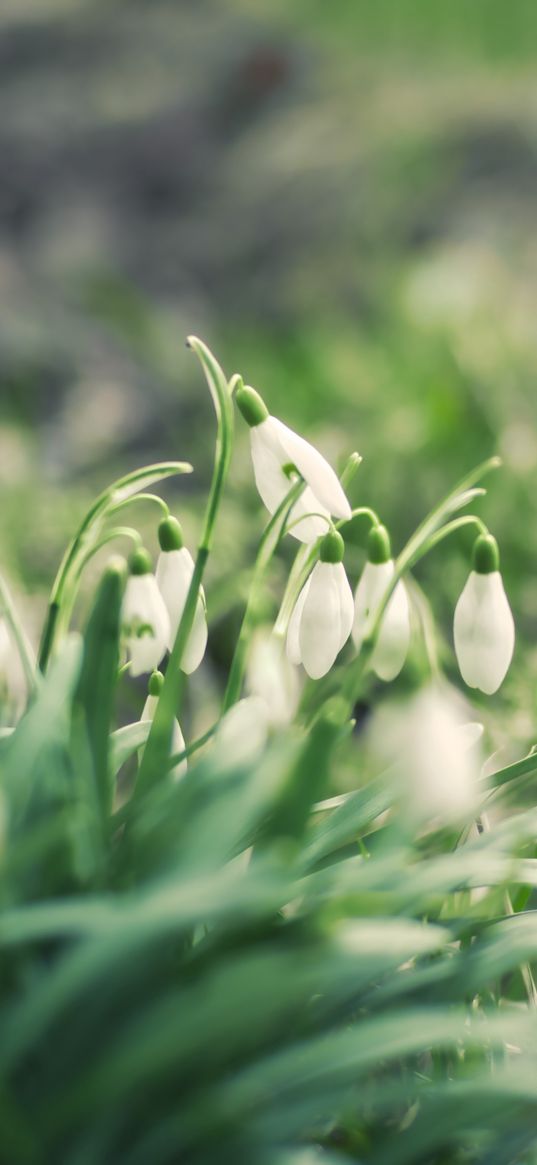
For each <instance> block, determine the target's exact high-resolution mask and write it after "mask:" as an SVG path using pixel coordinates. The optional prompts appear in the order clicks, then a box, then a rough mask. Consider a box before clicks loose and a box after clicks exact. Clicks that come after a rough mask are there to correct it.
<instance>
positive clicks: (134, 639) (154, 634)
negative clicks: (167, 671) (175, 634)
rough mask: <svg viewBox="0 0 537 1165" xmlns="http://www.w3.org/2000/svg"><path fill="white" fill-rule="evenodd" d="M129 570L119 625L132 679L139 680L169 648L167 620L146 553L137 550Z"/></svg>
mask: <svg viewBox="0 0 537 1165" xmlns="http://www.w3.org/2000/svg"><path fill="white" fill-rule="evenodd" d="M129 566H130V574H129V577H128V579H127V585H126V588H125V595H124V597H123V608H122V615H121V622H122V628H123V637H124V639H125V641H126V646H127V650H128V653H129V655H130V661H131V664H130V671H131V675H133V676H139V675H142V673H143V672H150V671H153V670H154V668H156V667H158V665H159V663H160V661H161V659H162V657H163V655H164V653H165V651H166V648H167V645H168V641H169V635H170V620H169V618H168V612H167V610H166V606H165V604H164V599H163V598H162V595H161V593H160V591H159V588H158V586H157V580H156V578H155V576H154V575H153V574H152V573H151V559H150V558H149V555H148V554H147V551H145V550H136V551H135V552H134V554H133V555H132V556H131V559H130V564H129Z"/></svg>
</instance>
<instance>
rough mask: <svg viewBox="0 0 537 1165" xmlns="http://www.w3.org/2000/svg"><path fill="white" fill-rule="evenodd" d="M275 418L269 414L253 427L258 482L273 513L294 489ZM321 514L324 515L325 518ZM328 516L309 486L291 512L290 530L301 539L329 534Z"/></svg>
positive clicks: (304, 540) (253, 454) (267, 505)
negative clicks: (327, 532)
mask: <svg viewBox="0 0 537 1165" xmlns="http://www.w3.org/2000/svg"><path fill="white" fill-rule="evenodd" d="M274 421H275V418H274V417H267V419H266V421H262V422H261V424H260V425H255V426H254V428H253V429H250V441H251V450H252V464H253V467H254V477H255V483H256V486H257V490H258V493H259V495H260V497H261V500H262V501H263V502H264V504H265V505H266V507H267V510H268V511H269V513H270V514H273V513H274V512H275V511H276V510H277V509H278V506H279V505H281V503H282V502H283V500H284V498H285V496H286V494H288V493H289V490H290V488H291V480H290V478H289V477H288V476H287V474H286V473H285V472H284V466H285V465H288V464H289V462H290V458H289V456H288V454H287V452H286V450H285V449H284V447H283V445H282V443H281V441H280V439H279V437H278V433H277V430H276V428H275V424H274ZM319 514H321V515H322V514H325V515H326V521H324V520H323V518H322V517H319ZM329 516H330V515H329V512H328V510H327V509H326V508H325V507H324V506H323V505H321V502H320V501H319V499H318V498H317V497H316V496H315V494H314V493H312V491H311V489H309V488H308V487H306V488H305V489H304V490H303V492H302V494H301V495H300V497H299V498H298V499H297V501H296V502H295V504H294V506H293V508H292V510H291V512H290V514H289V519H288V525H289V526H291V529H290V531H289V533H290V534H292V535H293V537H294V538H298V539H299V541H301V542H314V541H315V539H316V538H318V537H319V536H320V535H321V534H324V533H326V530H327V525H328V518H329ZM299 518H302V520H301V521H297V519H299Z"/></svg>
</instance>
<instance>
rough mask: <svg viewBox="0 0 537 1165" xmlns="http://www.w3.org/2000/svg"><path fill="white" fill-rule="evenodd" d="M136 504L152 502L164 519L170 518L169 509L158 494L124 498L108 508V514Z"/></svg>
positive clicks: (134, 495) (143, 494) (135, 495)
mask: <svg viewBox="0 0 537 1165" xmlns="http://www.w3.org/2000/svg"><path fill="white" fill-rule="evenodd" d="M136 502H153V503H154V504H155V505H157V506H160V509H161V510H162V513H163V515H164V517H165V518H168V517H169V516H170V507H169V506H168V505H167V504H166V502H165V501H164V498H159V496H158V494H148V493H141V494H133V495H132V497H130V498H124V499H123V501H121V502H116V504H115V505H114V506H110V508H109V510H108V514H109V515H110V514H117V513H118V512H119V510H124V509H125V507H126V506H132V505H134V504H135V503H136Z"/></svg>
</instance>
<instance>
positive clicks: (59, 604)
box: [38, 461, 192, 672]
mask: <svg viewBox="0 0 537 1165" xmlns="http://www.w3.org/2000/svg"><path fill="white" fill-rule="evenodd" d="M191 472H192V466H191V465H190V463H189V462H188V461H162V462H157V463H156V464H155V465H146V466H144V467H143V468H142V469H135V470H134V471H133V472H132V473H127V474H125V476H124V477H120V478H118V480H117V481H115V482H113V484H112V485H111V486H109V487H108V489H106V490H104V491H103V493H101V494H99V497H98V498H96V500H95V501H94V502H93V504H92V505H91V506H90V508H89V510H88V512H87V514H86V515H85V516H84V518H83V519H82V522H81V523H80V526H79V527H78V530H77V532H76V534H75V535H74V537H73V538H72V539H71V541H70V543H69V545H68V546H67V549H66V551H65V554H64V556H63V558H62V561H61V563H60V566H59V569H58V573H57V575H56V578H55V580H54V583H53V585H52V590H51V592H50V599H49V606H48V612H47V617H46V620H45V625H44V627H43V634H42V637H41V645H40V649H39V658H38V666H39V668H40V670H41V671H42V672H44V671H46V668H47V664H48V661H49V659H50V655H51V652H52V651H53V650H54V645H55V642H56V639H57V637H58V634H59V631H60V630H61V626H62V624H63V623H64V622H65V621H64V620H63V619H62V618H61V612H62V608H63V606H64V603H65V601H66V596H67V595H68V593H69V591H70V590H71V588H72V587H74V588H75V589H76V585H77V577H76V570H77V567H78V562H79V558H80V556H81V554H82V553H83V552H84V550H85V549H87V547H88V544H89V543H91V542H93V541H94V539H95V538H96V537H97V534H98V531H99V529H100V527H101V526H102V523H103V521H104V519H105V517H106V514H107V513H108V511H109V510H110V509H112V508H114V506H117V505H118V503H121V502H124V501H126V500H127V499H128V498H130V497H131V496H133V495H134V494H137V493H139V492H140V490H142V489H143V488H144V486H146V485H154V483H155V482H157V481H162V480H163V479H164V478H166V477H172V476H173V475H175V474H178V473H191ZM73 603H74V597H73V596H71V595H69V598H68V605H69V609H72V607H73Z"/></svg>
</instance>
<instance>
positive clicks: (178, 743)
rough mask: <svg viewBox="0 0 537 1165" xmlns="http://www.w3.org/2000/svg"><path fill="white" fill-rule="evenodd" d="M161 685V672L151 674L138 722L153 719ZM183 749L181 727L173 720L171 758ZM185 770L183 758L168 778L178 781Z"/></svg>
mask: <svg viewBox="0 0 537 1165" xmlns="http://www.w3.org/2000/svg"><path fill="white" fill-rule="evenodd" d="M163 683H164V676H163V675H162V672H160V671H154V672H152V674H151V675H150V677H149V683H148V685H147V692H148V695H147V700H146V702H145V704H144V706H143V709H142V715H141V717H140V720H142V721H148V720H153V717H154V715H155V712H156V710H157V704H158V701H159V696H160V693H161V691H162V685H163ZM184 749H185V740H184V736H183V733H182V732H181V727H180V724H179V721H178V720H174V722H173V729H172V742H171V753H172V756H174V755H175V754H176V753H178V752H184ZM187 768H188V765H187V761H186V757H185V759H184V760H182V761H180V762H179V764H178V765H175V767H174V768H173V769H170V776H171V777H172V778H173V779H174V780H178V779H179V778H180V777H183V776H184V775H185V773H186V771H187Z"/></svg>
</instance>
